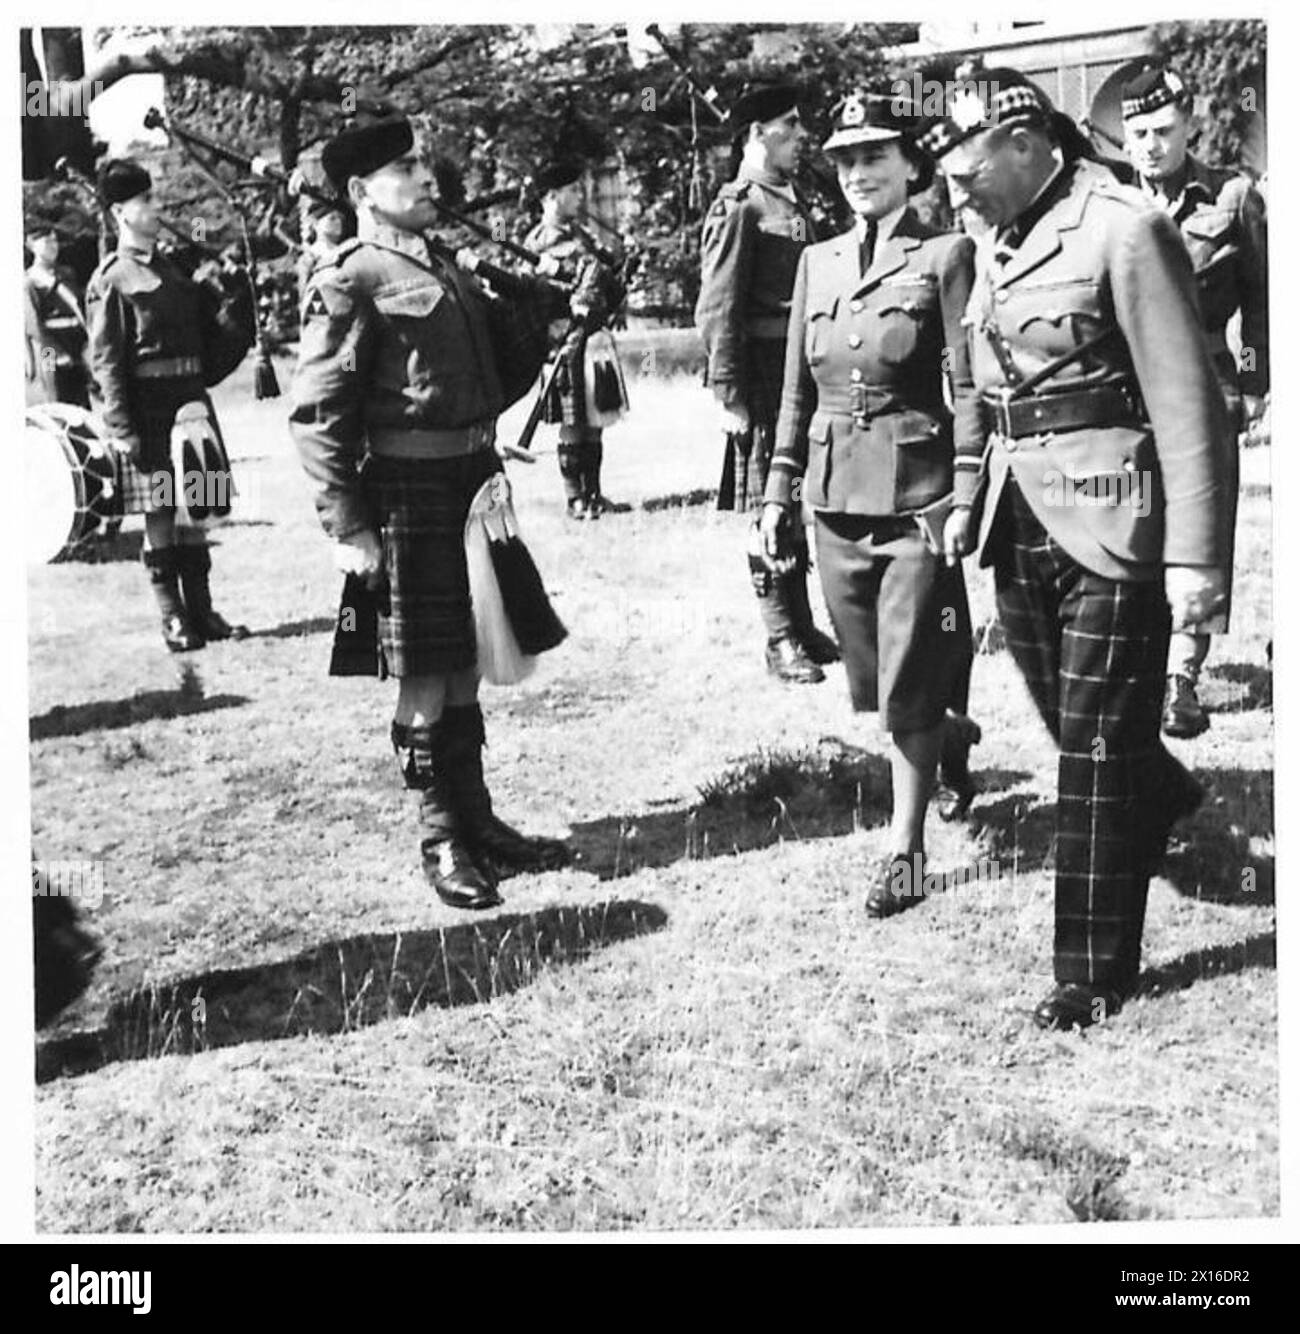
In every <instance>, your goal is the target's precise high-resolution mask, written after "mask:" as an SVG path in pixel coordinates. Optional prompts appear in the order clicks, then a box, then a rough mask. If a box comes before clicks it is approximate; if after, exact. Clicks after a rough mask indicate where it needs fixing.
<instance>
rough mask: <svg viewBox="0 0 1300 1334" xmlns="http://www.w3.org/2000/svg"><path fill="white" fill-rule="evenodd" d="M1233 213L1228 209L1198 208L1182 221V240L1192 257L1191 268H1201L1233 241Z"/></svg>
mask: <svg viewBox="0 0 1300 1334" xmlns="http://www.w3.org/2000/svg"><path fill="white" fill-rule="evenodd" d="M1232 221H1233V215H1232V213H1231V212H1230V211H1229V210H1228V209H1224V208H1206V209H1198V210H1197V211H1196V212H1195V213H1193V214H1192V216H1191V217H1190V218H1188V219H1187V220H1186V221H1185V222H1184V223H1183V228H1182V231H1183V240H1184V241H1186V243H1187V252H1188V254H1190V255H1191V257H1192V268H1194V269H1198V270H1199V269H1203V268H1204V267H1205V266H1206V265H1207V264H1209V262H1210V261H1211V260H1212V259H1213V258H1214V257H1215V256H1216V255H1217V254H1219V253H1220V252H1221V251H1222V250H1224V249H1226V248H1227V247H1229V246H1230V245H1232V242H1233V233H1232Z"/></svg>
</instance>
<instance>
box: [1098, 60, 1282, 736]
mask: <svg viewBox="0 0 1300 1334" xmlns="http://www.w3.org/2000/svg"><path fill="white" fill-rule="evenodd" d="M1120 114H1121V116H1122V117H1123V121H1124V147H1125V149H1126V150H1127V152H1128V156H1129V160H1130V161H1131V162H1132V164H1133V167H1134V169H1135V170H1136V172H1137V178H1138V184H1139V186H1140V187H1141V189H1142V191H1143V193H1144V194H1146V195H1147V196H1148V197H1149V198H1151V199H1152V200H1153V201H1154V202H1155V203H1156V204H1157V205H1158V206H1159V207H1161V208H1163V209H1164V210H1165V212H1166V213H1168V214H1169V216H1170V217H1171V218H1172V219H1173V220H1174V223H1175V224H1176V226H1177V227H1178V230H1179V231H1180V232H1181V233H1182V237H1183V243H1184V244H1185V245H1186V246H1187V250H1188V253H1189V254H1190V255H1191V258H1192V268H1193V269H1194V270H1195V272H1196V277H1197V283H1198V287H1199V293H1200V302H1201V325H1202V328H1204V330H1205V333H1206V336H1207V338H1208V339H1209V341H1210V354H1211V356H1212V357H1213V359H1214V368H1215V370H1216V371H1217V372H1218V374H1219V383H1220V385H1221V386H1222V388H1223V394H1224V398H1225V399H1226V400H1227V404H1228V417H1229V420H1230V421H1231V423H1232V424H1233V426H1234V427H1235V429H1236V430H1237V431H1238V432H1240V431H1242V430H1244V429H1245V428H1246V427H1247V426H1248V425H1249V424H1250V422H1252V421H1253V420H1255V419H1256V418H1257V417H1259V416H1260V414H1261V413H1262V412H1263V408H1264V396H1265V395H1266V394H1267V393H1268V385H1269V379H1268V225H1267V222H1266V220H1265V213H1264V201H1263V199H1261V198H1260V195H1259V192H1258V191H1257V190H1256V189H1255V187H1254V186H1253V185H1251V183H1250V181H1249V180H1248V179H1247V178H1246V177H1245V176H1243V175H1241V174H1240V173H1238V172H1235V171H1224V170H1220V169H1218V168H1215V167H1210V166H1207V165H1206V164H1205V163H1204V162H1201V161H1199V160H1198V159H1196V158H1194V157H1193V156H1192V155H1191V154H1190V153H1189V152H1188V151H1187V140H1188V137H1189V135H1190V134H1191V131H1192V99H1191V94H1190V93H1189V92H1188V90H1187V86H1186V85H1185V84H1184V83H1183V81H1182V79H1180V78H1179V77H1178V75H1177V74H1175V73H1174V72H1173V71H1172V70H1166V69H1163V68H1161V67H1159V66H1152V67H1149V68H1148V69H1146V70H1143V71H1142V72H1141V73H1139V74H1138V75H1136V76H1135V77H1134V78H1133V79H1131V80H1130V81H1129V82H1128V83H1127V84H1125V85H1124V87H1123V88H1122V89H1121V90H1120ZM1237 312H1240V313H1241V348H1242V357H1241V363H1240V364H1238V361H1237V358H1236V357H1234V356H1233V354H1232V350H1231V349H1230V348H1229V346H1228V340H1227V338H1226V337H1225V331H1226V329H1227V326H1228V321H1229V320H1230V319H1231V318H1232V317H1233V315H1235V314H1236V313H1237ZM1231 468H1232V471H1231V473H1230V475H1229V477H1228V479H1227V482H1228V492H1227V500H1226V502H1225V504H1224V507H1223V511H1222V514H1221V518H1222V519H1223V522H1224V524H1225V526H1226V530H1227V542H1228V574H1227V579H1228V586H1229V588H1231V584H1232V569H1231V555H1232V536H1233V533H1232V530H1233V523H1234V520H1235V518H1236V500H1237V456H1236V454H1235V453H1234V454H1233V456H1232V459H1231ZM1227 628H1228V626H1227V611H1226V609H1225V612H1224V615H1223V616H1222V617H1221V618H1219V619H1218V621H1217V624H1216V626H1215V629H1216V631H1217V632H1218V633H1223V632H1224V631H1226V630H1227ZM1209 651H1210V633H1209V631H1208V630H1206V629H1203V628H1200V627H1189V628H1188V629H1186V630H1176V631H1175V632H1174V633H1173V635H1172V636H1171V638H1170V641H1169V664H1168V669H1167V671H1168V678H1169V679H1168V683H1167V686H1166V690H1165V712H1164V719H1163V723H1164V730H1165V734H1166V735H1167V736H1173V737H1194V736H1199V735H1200V734H1201V733H1202V732H1204V731H1205V729H1206V728H1207V727H1209V725H1210V720H1209V719H1208V718H1207V717H1206V716H1205V710H1204V708H1202V707H1201V702H1200V700H1198V699H1197V697H1196V685H1197V682H1198V680H1199V679H1200V674H1201V667H1202V665H1203V664H1204V662H1205V659H1206V656H1207V655H1208V653H1209Z"/></svg>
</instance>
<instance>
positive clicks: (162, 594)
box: [86, 159, 256, 653]
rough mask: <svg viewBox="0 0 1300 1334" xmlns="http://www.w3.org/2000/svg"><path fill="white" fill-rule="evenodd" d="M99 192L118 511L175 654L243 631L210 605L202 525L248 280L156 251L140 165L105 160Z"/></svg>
mask: <svg viewBox="0 0 1300 1334" xmlns="http://www.w3.org/2000/svg"><path fill="white" fill-rule="evenodd" d="M98 190H99V196H100V199H101V201H102V204H103V206H104V208H105V209H106V210H107V212H108V213H109V215H110V216H111V218H112V221H113V223H114V225H115V228H116V231H117V236H118V240H117V249H116V251H115V252H114V253H112V254H110V255H109V256H107V258H105V259H104V260H103V261H102V263H101V264H100V265H99V267H98V268H97V269H96V270H95V273H94V275H93V276H92V278H91V280H90V283H89V286H88V288H87V292H86V312H87V323H88V326H89V330H90V358H91V367H92V371H93V373H94V378H95V381H96V384H97V386H98V390H99V395H100V398H101V413H102V417H103V420H104V424H105V426H106V427H107V429H108V432H109V434H110V436H111V438H112V439H113V441H114V443H115V448H116V449H117V452H118V454H119V458H120V477H119V485H120V493H121V497H122V508H123V510H124V512H126V513H128V514H130V513H143V514H144V519H145V542H144V549H143V552H142V555H143V560H144V565H145V568H146V569H147V570H148V572H149V581H150V585H151V587H152V589H153V593H154V597H155V598H156V599H157V603H158V610H159V613H160V614H161V618H162V633H163V642H164V643H165V644H166V645H167V647H168V648H169V649H171V650H172V651H173V652H176V653H182V652H187V651H190V650H193V649H198V648H202V647H203V646H204V644H205V643H207V642H208V641H210V640H222V639H241V638H244V637H245V636H246V635H247V633H248V631H247V629H246V628H245V627H244V626H240V625H231V624H230V623H229V622H228V621H227V620H226V619H225V617H223V616H222V615H221V614H220V613H219V612H217V611H216V610H214V608H213V605H212V595H211V592H210V589H209V583H208V578H209V571H210V570H211V565H212V561H211V556H210V554H209V550H208V541H207V536H206V534H205V532H204V528H203V524H204V522H205V521H206V520H207V519H209V518H215V517H224V516H225V515H226V514H229V512H230V495H231V492H232V490H233V487H232V482H231V476H230V463H229V459H228V457H227V455H226V450H225V446H224V444H223V442H222V439H221V429H220V426H219V424H218V422H217V417H216V413H215V411H214V410H213V407H212V401H211V399H210V398H209V397H208V392H207V391H208V388H209V387H210V386H212V385H215V384H218V383H220V381H221V380H223V379H224V378H225V377H226V376H227V375H229V374H230V373H231V371H233V370H234V369H235V367H236V366H238V365H239V363H240V362H241V361H242V360H243V357H244V355H245V353H246V352H247V351H248V349H249V348H250V347H251V346H252V344H253V341H254V338H255V336H256V334H255V325H254V312H253V308H252V306H253V303H252V299H251V288H250V287H249V285H248V283H247V281H246V279H245V278H244V277H243V276H242V275H240V274H237V273H233V272H231V271H229V269H228V271H227V273H226V274H225V275H224V278H223V275H222V273H221V272H220V270H218V269H217V268H216V266H215V265H209V266H207V268H208V272H207V274H206V276H202V277H199V278H198V280H196V277H191V275H190V274H189V273H187V272H186V270H185V269H184V268H182V267H181V265H180V264H179V263H178V262H177V261H176V259H174V258H173V257H171V256H169V255H167V254H165V253H164V252H163V250H162V248H161V247H160V244H159V241H160V235H161V232H162V230H163V225H162V220H161V217H160V215H159V213H158V210H157V209H156V208H155V206H154V200H153V195H152V190H153V181H152V178H151V177H150V175H149V173H148V171H146V170H145V168H144V167H142V166H141V165H140V164H139V163H137V162H134V161H131V160H130V159H110V160H108V161H106V162H104V163H103V164H102V165H101V167H100V170H99V176H98ZM196 272H198V273H200V274H201V273H202V271H201V270H200V271H196Z"/></svg>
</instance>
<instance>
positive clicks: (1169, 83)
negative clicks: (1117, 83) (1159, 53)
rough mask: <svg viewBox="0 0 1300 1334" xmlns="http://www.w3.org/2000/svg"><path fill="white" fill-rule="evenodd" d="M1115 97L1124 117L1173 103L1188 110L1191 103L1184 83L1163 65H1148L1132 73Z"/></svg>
mask: <svg viewBox="0 0 1300 1334" xmlns="http://www.w3.org/2000/svg"><path fill="white" fill-rule="evenodd" d="M1119 99H1120V115H1121V116H1122V117H1123V119H1124V120H1127V119H1128V118H1129V117H1130V116H1142V115H1145V114H1146V113H1147V112H1148V111H1159V110H1160V108H1161V107H1167V106H1177V107H1182V108H1183V109H1184V110H1188V109H1190V107H1191V105H1192V96H1191V94H1190V93H1189V92H1188V91H1187V85H1186V84H1185V83H1184V82H1183V81H1182V79H1180V78H1179V77H1178V75H1177V74H1175V73H1174V72H1173V70H1170V69H1165V68H1164V66H1163V65H1148V66H1147V67H1146V69H1144V70H1142V71H1140V72H1139V73H1138V74H1135V75H1134V76H1133V78H1131V79H1130V80H1129V81H1128V82H1127V83H1126V84H1124V86H1123V87H1122V88H1121V89H1120V90H1119Z"/></svg>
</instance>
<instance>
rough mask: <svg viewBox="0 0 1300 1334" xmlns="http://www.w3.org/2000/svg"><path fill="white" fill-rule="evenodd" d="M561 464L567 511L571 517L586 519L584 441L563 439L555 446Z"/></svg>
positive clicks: (561, 477)
mask: <svg viewBox="0 0 1300 1334" xmlns="http://www.w3.org/2000/svg"><path fill="white" fill-rule="evenodd" d="M555 456H556V458H557V459H558V461H559V464H560V480H561V481H562V482H563V483H564V504H565V513H566V514H567V515H568V517H569V518H570V519H586V518H587V517H588V513H587V497H586V496H585V495H584V494H583V476H582V442H581V441H579V440H561V441H560V443H559V444H558V445H557V446H556V447H555Z"/></svg>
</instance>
